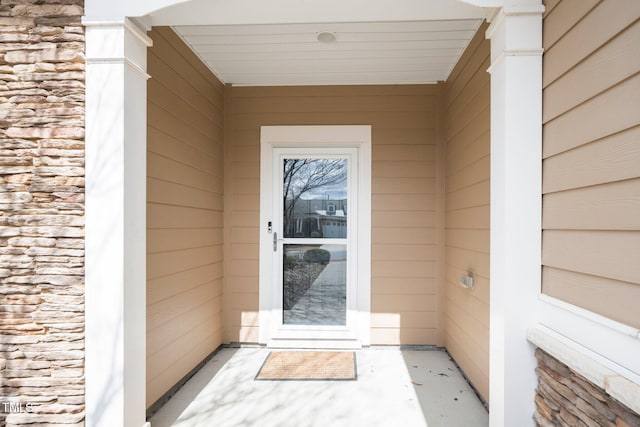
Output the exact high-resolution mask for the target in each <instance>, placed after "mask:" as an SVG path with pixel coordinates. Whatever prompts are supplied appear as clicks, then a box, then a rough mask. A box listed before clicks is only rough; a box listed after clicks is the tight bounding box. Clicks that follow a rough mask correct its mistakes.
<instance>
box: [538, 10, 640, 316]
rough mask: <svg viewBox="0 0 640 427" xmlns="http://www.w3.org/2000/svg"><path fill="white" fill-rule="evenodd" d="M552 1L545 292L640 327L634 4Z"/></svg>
mask: <svg viewBox="0 0 640 427" xmlns="http://www.w3.org/2000/svg"><path fill="white" fill-rule="evenodd" d="M547 3H549V2H547ZM556 3H557V4H556ZM553 4H554V7H553V8H552V9H551V10H549V11H548V12H547V13H546V15H545V19H544V31H543V34H544V37H543V44H544V49H545V54H544V62H543V82H544V83H543V84H544V91H543V123H544V127H543V241H542V244H543V245H542V263H543V271H542V288H543V292H544V293H546V294H548V295H550V296H553V297H556V298H559V299H561V300H563V301H567V302H569V303H572V304H575V305H577V306H579V307H582V308H585V309H588V310H591V311H593V312H595V313H598V314H600V315H603V316H606V317H608V318H610V319H613V320H616V321H618V322H622V323H625V324H627V325H631V326H634V327H636V328H638V327H640V314H638V310H637V307H636V306H637V304H634V303H633V302H637V301H640V264H638V255H639V254H640V2H638V1H636V0H619V1H596V0H589V1H571V0H562V1H560V2H553Z"/></svg>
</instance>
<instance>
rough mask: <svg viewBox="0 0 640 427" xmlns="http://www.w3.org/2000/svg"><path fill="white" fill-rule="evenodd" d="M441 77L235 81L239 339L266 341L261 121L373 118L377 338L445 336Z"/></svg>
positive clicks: (232, 269) (234, 286) (234, 336)
mask: <svg viewBox="0 0 640 427" xmlns="http://www.w3.org/2000/svg"><path fill="white" fill-rule="evenodd" d="M439 91H440V89H439V86H437V85H420V86H375V87H374V86H357V87H355V86H351V87H350V86H336V87H254V88H249V87H245V88H233V90H232V104H233V105H232V111H233V113H232V119H231V121H232V122H233V136H232V138H233V144H232V147H229V150H230V151H231V155H230V157H229V158H228V162H227V163H226V167H227V168H228V169H227V170H226V173H227V176H229V177H230V179H231V180H232V189H231V192H232V194H231V212H230V223H231V224H230V225H231V232H230V238H231V254H230V260H229V276H228V277H227V280H228V281H229V284H228V287H229V290H230V296H229V300H230V301H229V303H230V305H231V309H230V316H229V317H230V318H229V327H230V329H229V339H230V341H254V342H255V341H257V339H258V334H257V329H258V328H257V327H258V314H257V312H258V214H259V209H260V204H259V195H258V192H259V173H260V172H259V171H260V165H259V156H260V126H261V125H320V124H371V125H373V166H372V179H373V194H372V209H373V212H372V215H373V224H372V225H373V235H372V239H373V247H372V259H373V263H372V264H373V267H372V341H373V342H374V343H376V344H399V343H403V344H435V343H442V342H439V341H441V340H439V339H438V338H439V337H438V333H439V332H440V331H439V329H438V320H437V313H438V312H439V311H440V312H441V311H442V308H441V307H438V301H437V293H438V289H437V285H436V264H437V261H438V256H437V253H438V247H437V233H436V221H437V218H436V217H437V212H436V194H435V193H436V132H437V129H436V128H437V121H438V119H437V117H438V111H437V109H438V103H439Z"/></svg>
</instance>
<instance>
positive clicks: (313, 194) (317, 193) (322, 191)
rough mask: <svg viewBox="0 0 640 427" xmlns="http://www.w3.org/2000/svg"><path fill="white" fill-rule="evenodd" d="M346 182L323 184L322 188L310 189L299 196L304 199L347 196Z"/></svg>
mask: <svg viewBox="0 0 640 427" xmlns="http://www.w3.org/2000/svg"><path fill="white" fill-rule="evenodd" d="M346 184H347V182H346V181H345V182H343V183H342V184H334V185H325V186H324V187H322V188H316V189H314V190H311V191H307V192H306V193H304V194H303V195H302V196H301V197H300V198H301V199H304V200H318V199H330V200H340V199H346V198H347V188H346V186H347V185H346Z"/></svg>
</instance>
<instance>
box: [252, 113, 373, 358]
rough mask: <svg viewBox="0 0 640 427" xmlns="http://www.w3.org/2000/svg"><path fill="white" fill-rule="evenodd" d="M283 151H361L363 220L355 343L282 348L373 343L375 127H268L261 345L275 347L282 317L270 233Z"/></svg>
mask: <svg viewBox="0 0 640 427" xmlns="http://www.w3.org/2000/svg"><path fill="white" fill-rule="evenodd" d="M279 147H283V148H286V147H291V148H293V147H309V148H355V149H356V150H357V156H358V163H359V167H358V177H357V178H358V179H357V183H358V184H357V185H358V192H357V193H358V194H357V197H358V200H357V203H358V208H359V214H358V220H357V236H358V238H357V239H356V241H354V242H353V245H354V246H357V250H356V252H357V258H356V259H355V260H354V262H355V264H356V265H357V267H356V268H357V277H358V280H357V284H356V313H355V316H354V319H353V320H354V325H355V331H356V337H355V339H348V340H284V341H279V342H278V344H277V345H279V346H297V347H359V346H362V345H369V344H370V343H371V338H370V336H371V332H370V323H371V322H370V312H371V126H369V125H354V126H262V127H261V132H260V274H259V284H260V291H259V301H260V302H259V305H260V315H259V326H258V340H259V342H260V343H262V344H274V343H273V342H271V340H272V338H273V337H272V331H273V325H274V324H275V323H277V320H278V319H279V316H280V310H279V307H278V306H274V303H273V301H274V295H273V289H274V287H273V283H272V280H273V279H272V278H273V235H272V234H271V233H270V232H269V231H268V222H269V221H271V220H272V215H273V207H274V205H273V204H274V199H273V192H272V176H273V172H274V171H273V149H274V148H279Z"/></svg>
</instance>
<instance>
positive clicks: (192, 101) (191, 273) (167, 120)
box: [147, 27, 223, 405]
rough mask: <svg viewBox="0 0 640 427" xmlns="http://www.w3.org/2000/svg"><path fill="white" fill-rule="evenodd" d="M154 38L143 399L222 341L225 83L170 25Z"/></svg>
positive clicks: (153, 398) (159, 392)
mask: <svg viewBox="0 0 640 427" xmlns="http://www.w3.org/2000/svg"><path fill="white" fill-rule="evenodd" d="M150 36H151V38H152V39H153V48H151V49H149V54H148V68H149V74H150V75H151V77H152V78H151V79H150V80H149V83H148V91H149V92H148V100H149V101H148V138H147V139H148V141H147V144H148V147H147V149H148V151H147V155H148V159H147V179H148V181H147V405H150V404H152V403H153V402H155V401H156V400H157V399H158V398H159V397H161V396H162V394H164V393H165V392H166V391H167V390H168V389H169V388H170V387H171V386H173V385H174V384H175V383H176V382H177V381H179V380H180V379H181V378H182V377H183V376H184V375H185V374H187V373H188V372H189V371H190V370H191V369H192V368H194V367H195V366H196V365H197V364H198V363H199V362H200V361H202V360H203V359H204V358H205V357H206V356H207V355H208V354H209V353H211V352H212V351H213V350H215V349H216V348H217V347H218V346H219V345H220V343H221V337H222V209H223V200H222V193H223V191H222V185H223V174H222V171H223V169H222V168H223V133H222V127H223V126H222V122H223V87H222V85H221V84H220V82H219V81H218V80H217V79H216V78H215V77H214V76H213V75H212V74H211V73H210V72H209V71H208V69H206V68H205V67H204V65H202V64H201V63H200V62H199V61H198V59H197V58H196V57H195V55H193V54H192V53H191V51H190V50H189V49H188V48H187V47H186V46H184V45H183V43H182V42H181V41H180V40H179V38H178V37H177V36H176V35H175V33H174V32H173V31H172V30H171V29H169V28H166V27H163V28H154V29H153V31H151V33H150Z"/></svg>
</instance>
